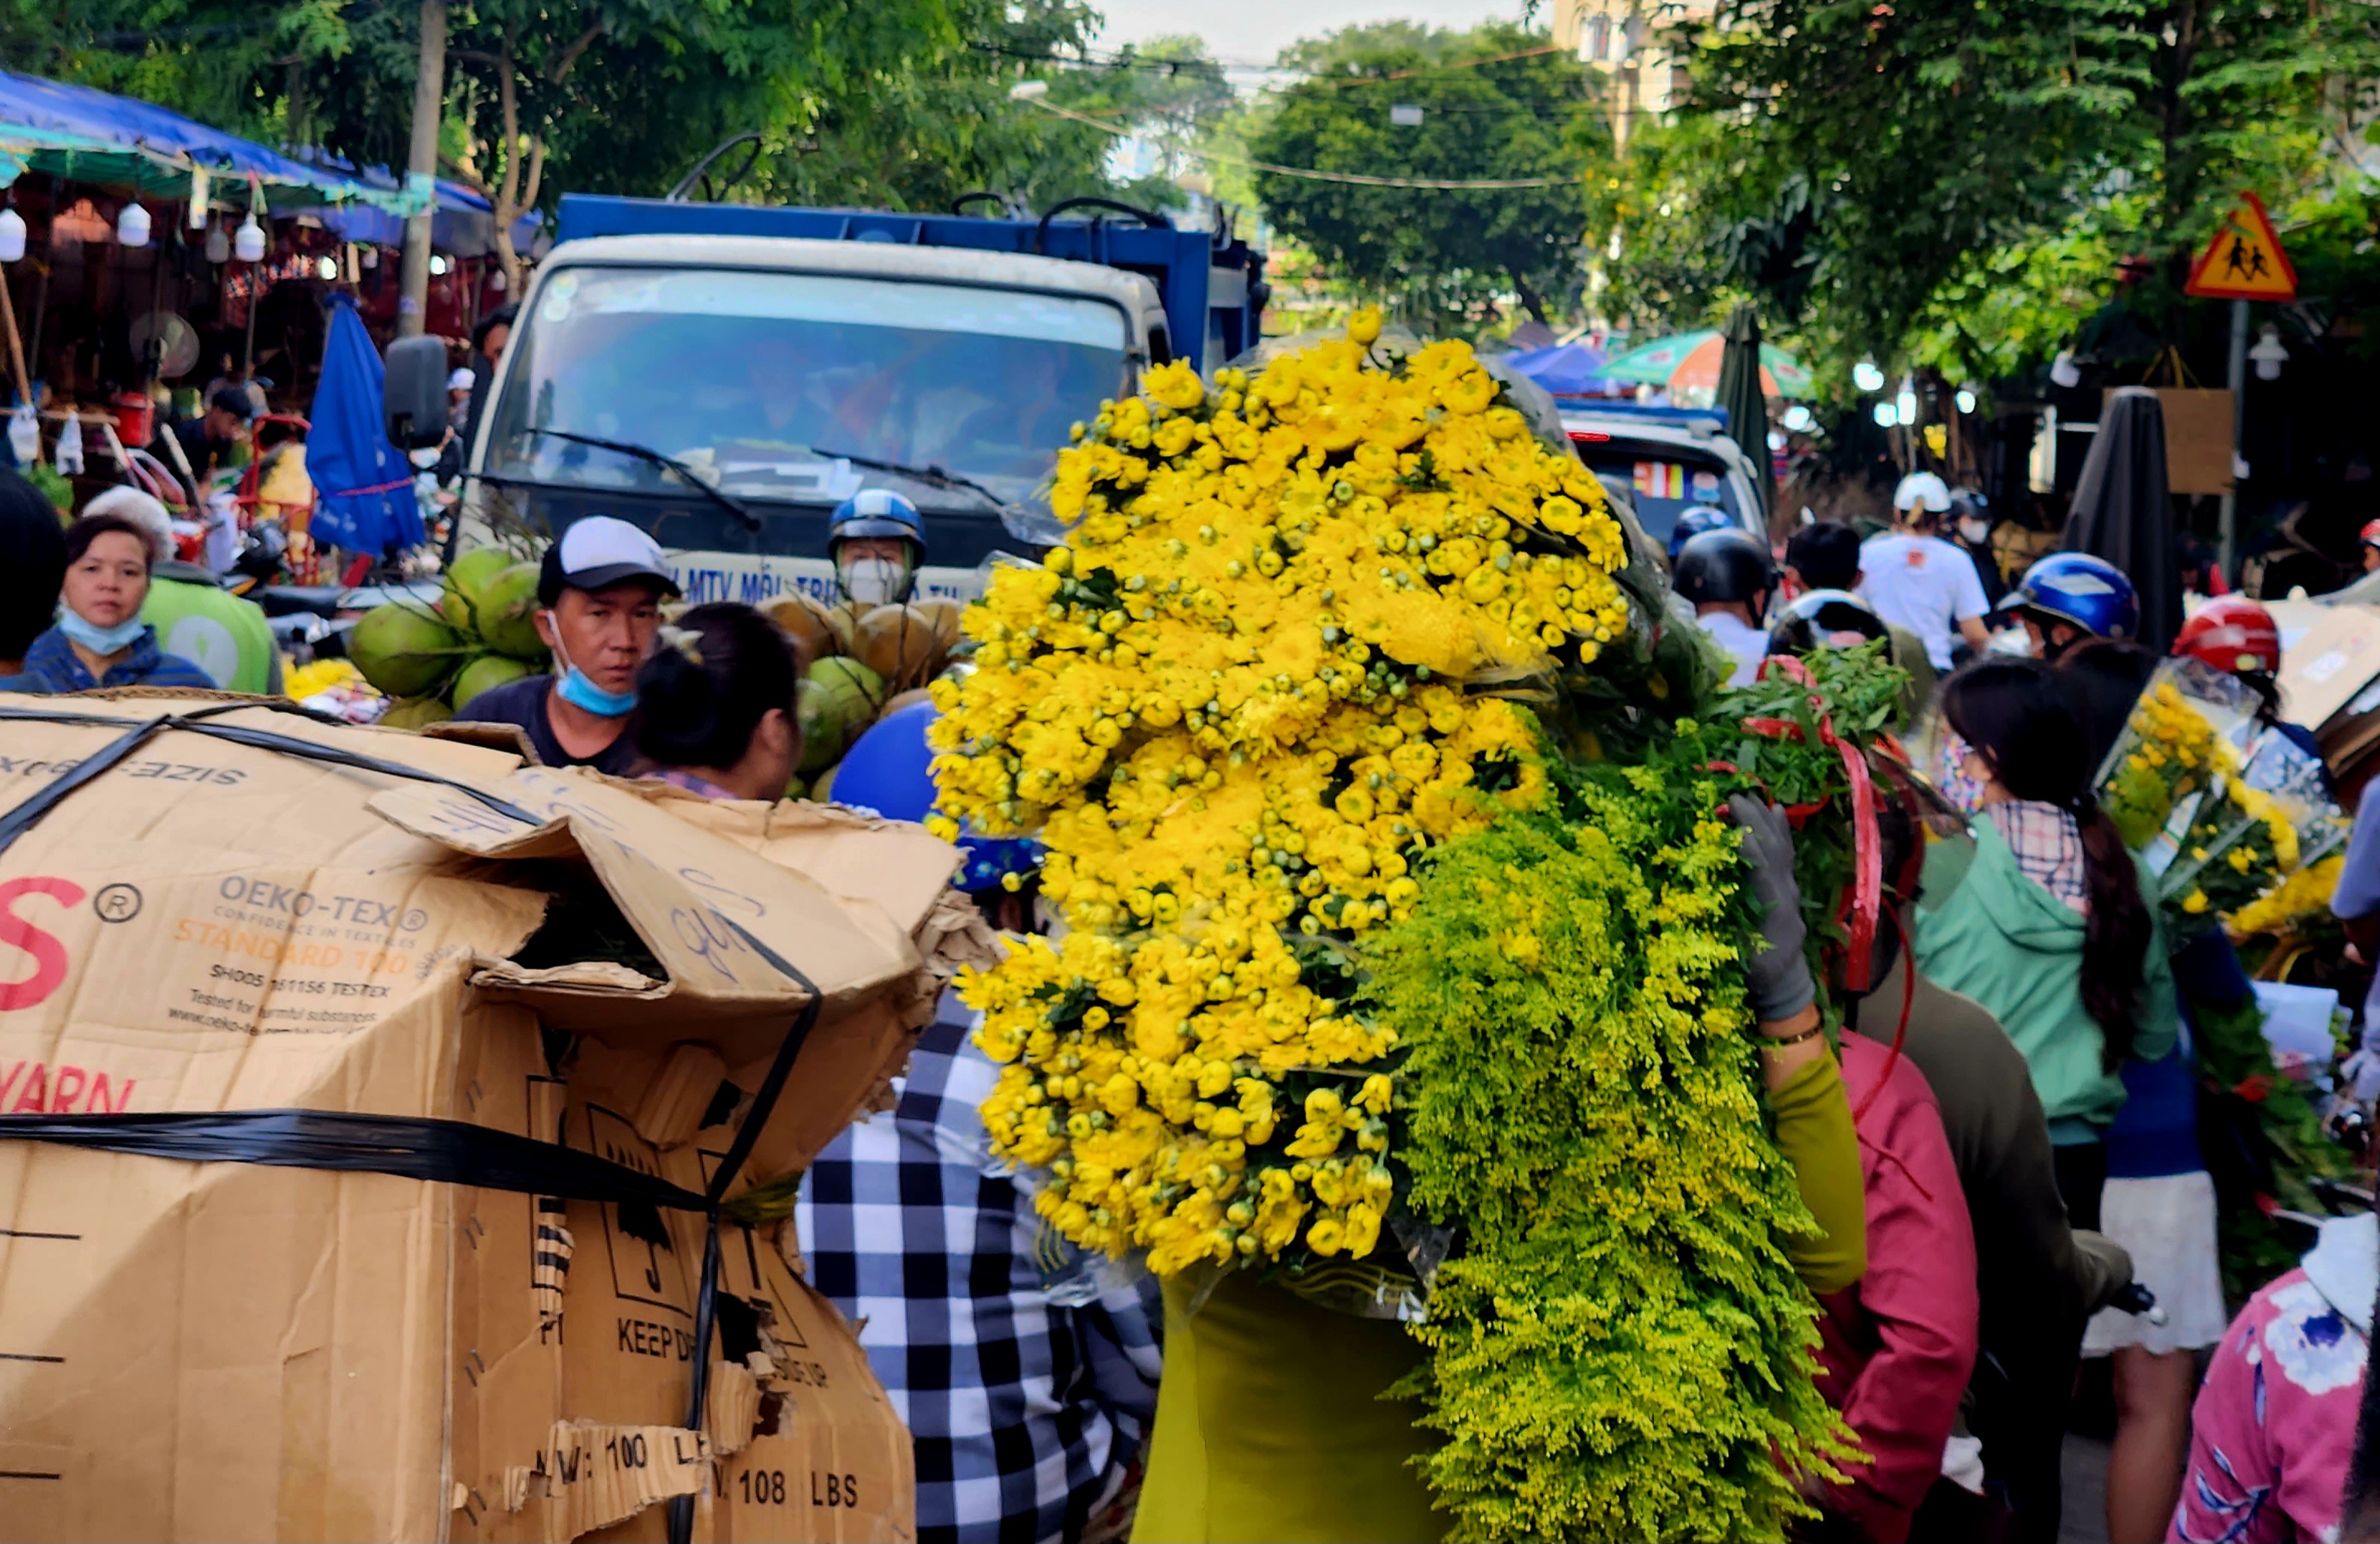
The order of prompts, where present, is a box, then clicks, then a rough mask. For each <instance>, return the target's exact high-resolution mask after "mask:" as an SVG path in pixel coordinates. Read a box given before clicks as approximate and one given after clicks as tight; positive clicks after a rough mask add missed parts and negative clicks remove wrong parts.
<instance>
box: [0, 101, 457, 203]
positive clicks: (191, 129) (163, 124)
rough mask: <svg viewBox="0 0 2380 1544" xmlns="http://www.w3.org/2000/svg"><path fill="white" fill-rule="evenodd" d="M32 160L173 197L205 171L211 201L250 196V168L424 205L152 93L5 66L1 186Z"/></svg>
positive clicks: (330, 197)
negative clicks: (203, 118)
mask: <svg viewBox="0 0 2380 1544" xmlns="http://www.w3.org/2000/svg"><path fill="white" fill-rule="evenodd" d="M29 169H30V170H35V171H42V172H50V173H54V174H55V175H57V176H63V177H69V178H73V179H75V180H78V181H83V182H99V183H112V184H118V185H122V186H128V187H135V188H140V190H141V191H142V192H145V193H154V194H158V195H161V196H164V197H169V198H188V197H189V196H190V190H191V174H192V173H193V172H194V171H204V172H206V173H207V174H209V176H210V177H211V178H212V179H215V185H214V187H212V188H211V189H210V194H211V200H212V201H213V202H216V203H220V204H227V205H231V206H234V207H237V206H238V205H240V204H242V203H244V201H245V199H244V195H243V194H242V193H241V191H240V190H239V188H238V187H237V184H239V183H241V182H245V181H248V180H249V178H254V179H255V180H256V181H257V182H258V183H259V184H261V186H262V187H263V188H264V189H265V191H266V193H267V194H268V195H269V196H286V195H289V194H292V193H298V194H302V195H304V196H305V198H306V199H307V200H308V201H312V202H328V203H336V204H355V203H361V204H367V205H370V206H371V207H374V208H377V209H383V210H387V211H389V212H391V213H397V214H405V213H413V212H415V211H418V210H419V209H420V208H421V207H422V204H423V202H424V201H425V200H426V198H427V194H426V193H424V194H421V195H416V194H412V193H408V192H407V191H405V190H404V189H403V188H400V187H398V186H396V185H395V182H394V179H390V181H389V185H388V186H385V187H375V186H372V185H371V184H370V183H367V182H365V181H363V180H362V179H360V178H358V177H355V176H348V175H346V174H344V173H340V172H334V171H330V170H326V169H324V168H322V167H317V166H310V165H308V164H305V163H304V162H302V161H295V160H292V159H291V158H290V157H288V156H285V155H284V154H282V153H281V152H278V151H274V150H268V149H267V148H265V147H264V146H262V145H260V144H256V143H254V142H252V141H250V140H243V139H241V138H239V136H237V135H236V134H226V133H225V132H224V131H223V130H222V129H219V128H208V127H207V126H206V125H205V124H202V123H200V122H199V121H198V120H196V119H195V118H187V117H184V116H183V115H181V114H179V113H176V112H175V111H173V110H172V109H170V108H166V107H160V106H158V105H157V104H156V103H150V102H140V101H136V100H134V99H133V98H131V97H125V96H115V95H112V94H110V93H109V92H106V91H99V90H96V89H94V88H92V87H90V86H77V85H71V84H68V83H67V82H66V81H63V80H43V79H39V78H37V77H34V76H30V75H18V74H17V73H15V72H14V71H0V186H5V185H6V184H7V183H11V182H14V181H15V180H16V179H17V178H18V176H22V175H23V174H24V173H25V172H26V171H27V170H29Z"/></svg>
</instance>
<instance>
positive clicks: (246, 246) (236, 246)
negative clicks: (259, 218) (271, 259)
mask: <svg viewBox="0 0 2380 1544" xmlns="http://www.w3.org/2000/svg"><path fill="white" fill-rule="evenodd" d="M232 253H233V255H234V256H236V257H237V258H238V259H239V261H242V262H262V261H264V227H263V226H262V225H258V224H257V223H256V211H254V210H252V209H251V210H249V212H248V218H247V219H245V220H242V221H241V222H240V223H239V231H238V233H237V235H235V236H234V237H232Z"/></svg>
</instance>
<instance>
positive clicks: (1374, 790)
mask: <svg viewBox="0 0 2380 1544" xmlns="http://www.w3.org/2000/svg"><path fill="white" fill-rule="evenodd" d="M1377 338H1378V317H1377V315H1366V316H1359V317H1358V318H1357V319H1356V321H1355V322H1354V324H1353V325H1351V327H1350V328H1349V335H1348V336H1347V337H1346V338H1345V339H1341V340H1333V341H1330V342H1325V343H1320V344H1317V345H1315V346H1311V347H1309V348H1306V349H1304V350H1302V351H1299V352H1295V353H1291V354H1286V355H1283V356H1281V357H1280V358H1277V359H1272V360H1270V361H1269V362H1268V363H1267V364H1266V365H1265V366H1264V367H1263V369H1262V370H1261V371H1260V372H1258V373H1255V374H1249V373H1246V372H1243V371H1233V370H1225V371H1219V372H1218V373H1217V375H1216V377H1215V380H1214V382H1213V383H1212V384H1211V386H1210V385H1208V383H1203V382H1201V381H1200V379H1199V378H1198V376H1197V375H1196V373H1194V372H1193V371H1191V370H1190V369H1189V368H1188V367H1187V366H1186V365H1181V364H1175V365H1169V366H1166V367H1163V368H1161V369H1159V370H1155V371H1150V372H1149V373H1148V375H1147V377H1146V378H1145V380H1144V383H1143V395H1141V396H1139V397H1135V398H1133V399H1130V400H1126V401H1123V402H1121V403H1116V404H1112V405H1110V406H1107V407H1103V408H1102V410H1101V412H1100V414H1099V421H1098V423H1097V424H1096V425H1093V426H1089V427H1087V428H1086V429H1084V430H1083V431H1081V432H1080V433H1079V434H1078V443H1077V444H1076V445H1075V448H1073V449H1070V450H1068V451H1066V452H1064V453H1062V455H1061V456H1060V458H1059V464H1058V471H1057V477H1056V482H1055V485H1054V489H1053V492H1052V499H1051V502H1052V505H1053V507H1054V508H1055V509H1056V510H1057V512H1058V513H1059V514H1060V515H1061V516H1062V517H1066V518H1068V519H1070V520H1073V521H1075V525H1074V527H1073V530H1072V533H1071V535H1070V536H1069V538H1068V540H1067V542H1066V544H1065V545H1064V546H1063V547H1062V548H1059V549H1057V550H1055V551H1053V552H1051V553H1050V556H1049V560H1048V563H1047V565H1045V566H1041V567H1031V566H1022V565H1020V566H1014V567H1006V568H1002V569H1000V570H998V571H996V572H995V573H994V574H993V576H992V578H991V582H990V587H989V589H988V590H987V592H986V594H985V596H984V598H983V600H982V601H981V602H979V603H977V604H976V605H974V606H972V607H970V608H969V609H968V612H967V614H966V616H965V630H966V633H967V636H968V637H969V638H972V639H974V640H975V642H976V644H977V652H976V655H975V660H976V663H977V666H978V668H977V670H976V671H975V672H974V673H973V674H972V675H968V676H967V677H966V678H965V680H964V681H963V682H957V683H950V682H945V683H938V684H937V685H936V687H935V688H934V692H935V702H936V705H937V706H938V707H939V708H940V709H941V718H940V719H939V720H938V722H937V723H936V724H935V725H934V728H933V731H932V735H933V742H932V743H933V744H934V746H935V747H936V748H937V749H938V750H940V751H941V755H940V756H939V757H938V758H937V759H936V761H935V763H934V767H935V775H936V779H937V782H938V784H939V786H940V789H941V793H940V797H939V804H938V810H939V812H938V815H937V817H936V820H937V822H938V829H940V830H941V831H943V832H944V833H950V832H953V831H955V830H956V829H957V823H958V822H959V821H965V823H966V825H967V826H968V827H969V828H970V829H972V830H974V831H977V832H980V833H985V834H987V835H997V834H1004V833H1018V832H1025V831H1031V830H1036V829H1038V831H1039V833H1040V835H1041V839H1042V840H1043V842H1044V843H1045V844H1046V845H1047V847H1048V858H1047V861H1046V864H1045V867H1044V869H1043V881H1042V882H1043V893H1044V895H1045V896H1046V898H1047V899H1048V900H1050V902H1051V903H1053V904H1054V905H1056V906H1060V907H1061V908H1062V912H1063V915H1064V918H1065V920H1066V922H1067V924H1068V927H1069V930H1068V931H1067V932H1066V934H1065V935H1064V937H1063V938H1062V941H1060V942H1055V943H1051V942H1046V941H1041V940H1034V941H1030V942H1027V943H1026V944H1025V945H1024V946H1023V947H1021V948H1019V949H1017V950H1016V951H1014V953H1013V954H1011V955H1010V957H1009V958H1008V959H1007V960H1006V961H1005V962H1004V963H1003V964H1002V965H1001V966H1000V967H998V968H996V969H994V970H992V971H990V972H988V973H984V974H981V975H977V976H972V977H969V978H966V979H963V981H962V983H961V990H962V991H963V993H964V994H965V998H966V1000H967V1001H968V1002H969V1003H971V1004H972V1005H974V1006H976V1007H977V1008H980V1009H982V1010H983V1011H984V1014H985V1018H984V1024H983V1027H982V1030H981V1032H980V1040H981V1043H982V1045H983V1047H984V1049H985V1050H986V1051H987V1052H989V1053H990V1055H991V1056H992V1057H993V1058H995V1059H996V1060H998V1061H1000V1062H1002V1063H1004V1064H1006V1065H1005V1067H1004V1068H1003V1070H1002V1076H1001V1080H1000V1084H999V1086H998V1088H997V1089H996V1090H995V1091H994V1093H993V1094H992V1096H991V1097H990V1099H989V1100H987V1101H986V1104H985V1108H984V1116H985V1121H986V1124H987V1125H988V1126H989V1127H990V1132H991V1136H992V1140H993V1143H994V1146H995V1148H996V1149H998V1150H999V1151H1000V1152H1001V1153H1002V1154H1003V1155H1005V1156H1008V1157H1011V1158H1014V1159H1016V1160H1018V1161H1023V1162H1026V1163H1030V1164H1035V1165H1039V1166H1046V1167H1047V1168H1049V1169H1050V1172H1051V1174H1052V1179H1053V1182H1052V1183H1051V1184H1050V1185H1047V1186H1046V1187H1045V1188H1044V1189H1043V1190H1042V1191H1041V1192H1040V1195H1039V1198H1038V1204H1039V1205H1040V1207H1041V1209H1042V1211H1043V1213H1044V1214H1045V1215H1046V1216H1047V1217H1049V1218H1050V1221H1051V1222H1052V1223H1053V1225H1054V1226H1055V1227H1056V1228H1057V1229H1058V1231H1059V1232H1061V1233H1062V1234H1064V1235H1065V1236H1066V1237H1068V1238H1070V1239H1072V1240H1074V1241H1075V1242H1076V1243H1078V1244H1081V1245H1083V1246H1087V1247H1093V1248H1099V1249H1103V1250H1106V1251H1109V1252H1111V1253H1118V1254H1120V1253H1123V1252H1124V1251H1126V1250H1129V1249H1134V1248H1145V1249H1146V1250H1147V1255H1148V1261H1149V1264H1150V1266H1151V1268H1152V1269H1154V1270H1157V1271H1158V1272H1160V1274H1172V1273H1174V1272H1177V1271H1180V1270H1184V1268H1186V1267H1188V1266H1190V1265H1192V1264H1195V1263H1197V1262H1200V1261H1211V1262H1214V1263H1216V1264H1219V1265H1220V1264H1233V1263H1240V1262H1246V1261H1251V1260H1257V1259H1271V1258H1281V1257H1282V1256H1284V1255H1289V1254H1292V1253H1297V1254H1299V1255H1300V1256H1301V1258H1303V1257H1304V1256H1305V1254H1309V1253H1310V1255H1311V1256H1318V1257H1324V1258H1330V1257H1339V1258H1361V1257H1363V1256H1366V1255H1367V1254H1369V1253H1370V1252H1371V1251H1372V1249H1373V1248H1374V1246H1375V1245H1376V1243H1377V1241H1378V1238H1379V1236H1380V1229H1381V1222H1382V1219H1383V1216H1384V1213H1385V1211H1386V1210H1387V1203H1388V1201H1389V1198H1390V1193H1391V1190H1392V1182H1391V1178H1390V1171H1389V1169H1388V1166H1387V1164H1386V1162H1385V1161H1384V1159H1385V1154H1386V1152H1387V1150H1388V1147H1389V1132H1390V1125H1389V1119H1388V1117H1389V1114H1390V1109H1391V1105H1392V1101H1393V1100H1394V1097H1395V1095H1394V1088H1393V1087H1392V1082H1391V1079H1390V1077H1388V1076H1382V1075H1381V1074H1380V1072H1379V1071H1378V1066H1377V1064H1378V1062H1379V1060H1380V1058H1381V1057H1382V1056H1383V1055H1385V1054H1386V1053H1387V1052H1389V1051H1390V1046H1391V1043H1392V1040H1393V1036H1392V1035H1391V1034H1390V1032H1389V1031H1387V1030H1385V1029H1380V1028H1376V1027H1370V1026H1367V1025H1366V1023H1364V1022H1363V1021H1362V1020H1361V1019H1360V1018H1358V1017H1357V1016H1355V1015H1354V1013H1353V1012H1352V1011H1351V1010H1350V1009H1349V1008H1348V1006H1347V1003H1348V1000H1349V999H1350V997H1351V996H1352V994H1353V992H1354V987H1355V972H1354V968H1353V962H1352V960H1351V958H1350V956H1349V954H1348V952H1347V945H1348V944H1349V942H1351V941H1352V940H1354V938H1355V937H1356V936H1357V935H1360V934H1362V933H1363V932H1364V931H1365V930H1367V929H1369V928H1372V927H1374V926H1377V925H1378V924H1380V923H1383V922H1386V921H1388V920H1390V919H1391V918H1403V917H1404V916H1406V915H1408V914H1409V911H1410V908H1411V906H1412V905H1413V902H1414V900H1415V896H1416V895H1417V894H1418V886H1417V885H1416V884H1415V881H1414V880H1413V879H1412V878H1411V877H1410V875H1409V873H1408V869H1409V868H1410V867H1411V865H1412V863H1413V861H1414V859H1415V857H1416V856H1417V855H1418V854H1419V853H1420V852H1421V851H1423V850H1424V849H1426V848H1427V847H1429V846H1431V845H1435V844H1439V843H1442V842H1444V841H1446V840H1448V839H1449V838H1451V837H1452V836H1455V835H1458V834H1460V833H1464V832H1467V831H1471V830H1475V829H1477V828H1479V827H1481V826H1484V825H1486V824H1487V823H1488V821H1490V820H1492V819H1493V818H1494V817H1495V816H1496V815H1497V814H1499V813H1500V812H1502V811H1504V810H1506V809H1514V808H1528V807H1531V806H1533V805H1534V804H1536V802H1538V801H1539V800H1540V799H1541V798H1542V796H1544V793H1545V788H1546V781H1545V772H1544V768H1543V764H1542V762H1541V760H1539V757H1538V753H1537V741H1536V727H1535V724H1534V723H1533V721H1532V719H1531V718H1530V717H1529V715H1528V714H1527V713H1526V712H1525V711H1522V710H1519V709H1517V708H1515V707H1514V706H1512V703H1510V702H1508V701H1506V700H1503V699H1500V698H1494V697H1480V696H1473V695H1467V694H1466V693H1465V691H1464V689H1463V687H1464V686H1465V684H1466V683H1470V682H1476V681H1478V680H1481V679H1483V678H1492V679H1510V678H1519V677H1524V676H1529V677H1538V676H1545V675H1550V674H1553V673H1556V672H1560V671H1575V670H1576V668H1577V667H1579V666H1582V665H1584V666H1592V665H1593V664H1594V663H1595V661H1596V660H1597V656H1598V654H1599V653H1600V652H1601V651H1602V650H1604V649H1605V648H1606V647H1607V646H1609V645H1610V644H1612V643H1613V642H1614V641H1615V640H1616V639H1619V638H1622V637H1624V636H1626V635H1627V633H1628V630H1629V626H1630V611H1629V601H1628V599H1627V598H1626V596H1624V595H1623V593H1622V592H1621V589H1620V587H1619V586H1618V585H1617V584H1616V583H1615V582H1614V577H1613V576H1614V574H1615V572H1616V571H1618V570H1619V569H1621V567H1622V565H1624V564H1625V562H1626V560H1627V554H1628V547H1627V542H1626V539H1625V537H1624V534H1623V532H1622V529H1621V526H1620V524H1619V522H1618V521H1617V520H1615V519H1614V518H1613V517H1612V516H1611V515H1610V513H1609V508H1608V506H1607V505H1606V502H1605V499H1604V494H1603V490H1602V488H1601V486H1600V485H1599V484H1598V483H1597V481H1596V480H1595V478H1594V476H1593V475H1592V474H1591V473H1589V472H1588V471H1587V470H1586V468H1585V467H1583V466H1581V465H1580V464H1579V463H1578V461H1577V460H1576V458H1575V457H1573V456H1569V455H1567V454H1565V453H1564V452H1563V451H1562V450H1560V449H1556V448H1554V447H1551V446H1548V445H1547V444H1542V443H1541V442H1540V441H1539V440H1538V439H1537V438H1536V436H1535V435H1534V434H1533V433H1532V432H1531V430H1530V426H1529V424H1528V422H1527V421H1526V419H1524V416H1523V414H1522V413H1521V412H1520V411H1518V410H1517V409H1516V408H1515V407H1513V406H1512V403H1511V401H1510V400H1509V399H1508V397H1507V395H1506V392H1505V390H1504V388H1503V386H1502V385H1501V384H1500V383H1499V382H1498V381H1497V380H1496V379H1495V378H1494V377H1493V376H1492V375H1490V374H1489V373H1488V371H1485V370H1484V369H1482V368H1481V366H1480V365H1479V363H1478V361H1477V360H1476V359H1474V357H1473V355H1472V353H1471V350H1470V348H1469V347H1468V346H1466V345H1463V344H1460V343H1437V344H1430V345H1427V346H1419V347H1415V348H1414V349H1413V350H1411V351H1410V352H1407V353H1402V354H1400V353H1391V352H1390V351H1389V350H1387V349H1386V348H1385V347H1381V348H1375V347H1374V346H1373V345H1374V343H1375V340H1376V339H1377Z"/></svg>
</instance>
